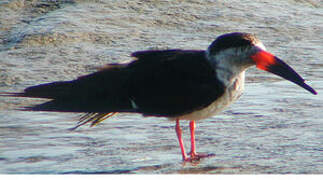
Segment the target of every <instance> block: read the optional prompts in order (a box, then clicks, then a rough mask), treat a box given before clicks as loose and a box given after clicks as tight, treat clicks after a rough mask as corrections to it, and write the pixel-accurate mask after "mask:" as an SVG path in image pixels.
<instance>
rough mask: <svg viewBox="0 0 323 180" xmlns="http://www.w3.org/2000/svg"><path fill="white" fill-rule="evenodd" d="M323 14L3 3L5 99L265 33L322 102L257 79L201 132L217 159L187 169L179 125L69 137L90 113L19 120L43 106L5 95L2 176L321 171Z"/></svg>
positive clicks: (129, 122)
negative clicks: (226, 36)
mask: <svg viewBox="0 0 323 180" xmlns="http://www.w3.org/2000/svg"><path fill="white" fill-rule="evenodd" d="M322 16H323V9H322V2H321V1H318V0H311V1H310V0H304V1H296V0H288V1H283V2H280V1H279V2H278V1H277V2H276V1H275V2H271V1H257V2H254V1H245V2H243V3H242V2H239V1H223V2H221V1H211V0H210V1H197V0H191V1H179V0H178V1H167V0H165V1H157V0H152V1H122V0H121V1H117V2H115V1H108V0H107V1H93V2H92V1H77V0H76V1H40V0H39V1H38V0H36V1H23V0H9V1H1V2H0V57H1V58H0V90H1V91H15V92H16V91H22V90H23V89H24V88H26V87H28V86H32V85H36V84H40V83H47V82H51V81H59V80H72V79H74V78H77V77H78V76H81V75H85V74H88V73H91V72H94V71H96V69H97V68H98V67H100V66H103V65H105V64H107V63H115V62H122V61H128V60H131V58H130V56H129V54H130V53H131V52H134V51H139V50H145V49H156V48H158V49H166V48H182V49H202V50H204V49H206V48H207V47H208V45H209V44H210V43H211V42H212V41H213V40H214V39H215V38H216V37H217V36H219V35H220V34H223V33H227V32H234V31H240V32H250V33H255V34H256V35H257V37H258V38H259V39H260V40H261V41H262V42H263V43H264V44H265V46H266V47H267V49H268V50H269V51H270V52H272V53H273V54H275V55H277V56H278V57H280V58H282V59H283V60H284V61H285V62H287V63H288V64H290V65H291V66H292V67H293V68H294V69H295V70H296V71H297V72H298V73H299V74H300V75H302V76H303V77H304V78H305V79H306V80H307V82H308V83H309V85H311V86H312V87H313V88H315V89H316V90H317V92H318V95H316V96H313V95H311V94H309V93H308V92H306V91H305V90H303V89H302V88H299V87H297V86H296V85H294V84H292V83H290V82H288V81H286V80H283V79H281V78H279V77H276V76H274V75H272V74H269V73H266V72H262V71H259V70H257V69H256V68H252V69H250V70H248V72H247V73H246V85H245V93H244V95H243V96H242V97H241V98H240V99H239V100H238V101H237V102H236V103H235V104H233V105H232V106H231V107H230V108H228V109H227V110H226V111H224V112H223V113H221V114H220V115H218V116H215V117H213V118H209V119H206V120H203V121H200V122H198V123H197V131H196V138H197V139H196V140H197V147H198V151H199V152H208V153H215V155H216V156H215V157H212V158H208V159H203V160H201V161H200V162H198V163H193V164H192V163H185V164H183V163H182V160H181V156H180V150H179V148H178V142H177V138H176V134H175V133H174V122H170V121H167V120H166V119H164V118H154V117H147V118H144V117H142V116H140V115H136V114H121V115H118V116H115V117H113V118H111V119H109V120H106V121H105V122H103V123H102V124H99V125H98V126H96V127H93V128H89V127H85V126H84V127H81V128H79V129H78V130H76V131H69V130H68V129H69V128H71V127H73V126H75V124H76V123H77V121H78V118H79V117H80V116H81V114H73V113H47V112H21V111H17V110H15V108H17V107H20V106H26V105H32V104H36V103H40V102H43V100H38V99H24V98H20V99H18V98H6V97H0V173H1V174H116V173H117V174H119V173H136V174H182V173H194V174H195V173H212V174H216V173H219V174H260V173H268V174H269V173H270V174H272V173H275V174H289V173H292V174H301V173H305V174H313V173H314V174H319V173H323V140H322V139H323V130H322V129H323V120H322V119H323V111H322V109H323V96H322V93H321V91H322V89H323V80H322V78H323V75H322V74H323V61H322V60H321V59H322V56H323V50H322V46H323V42H322V39H323V37H322V36H323V22H322V19H323V18H322ZM181 125H182V128H183V131H184V134H183V136H184V138H185V139H184V140H185V142H188V141H189V129H188V123H184V122H183V123H181ZM186 146H187V147H188V146H189V144H187V143H186Z"/></svg>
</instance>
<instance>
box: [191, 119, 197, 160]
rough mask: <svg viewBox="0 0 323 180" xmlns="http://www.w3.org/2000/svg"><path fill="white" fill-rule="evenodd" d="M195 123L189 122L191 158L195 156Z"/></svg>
mask: <svg viewBox="0 0 323 180" xmlns="http://www.w3.org/2000/svg"><path fill="white" fill-rule="evenodd" d="M195 128H196V125H195V121H190V131H191V152H190V155H191V158H193V157H194V156H196V150H195Z"/></svg>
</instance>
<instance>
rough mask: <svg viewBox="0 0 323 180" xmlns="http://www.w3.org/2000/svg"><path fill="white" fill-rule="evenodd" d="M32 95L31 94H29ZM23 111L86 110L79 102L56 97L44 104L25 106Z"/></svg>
mask: <svg viewBox="0 0 323 180" xmlns="http://www.w3.org/2000/svg"><path fill="white" fill-rule="evenodd" d="M28 97H30V96H28ZM22 110H23V111H53V112H86V111H84V108H82V106H81V104H80V103H79V102H75V101H73V100H70V101H64V100H58V99H54V100H51V101H48V102H45V103H43V104H38V105H34V106H28V107H24V108H23V109H22Z"/></svg>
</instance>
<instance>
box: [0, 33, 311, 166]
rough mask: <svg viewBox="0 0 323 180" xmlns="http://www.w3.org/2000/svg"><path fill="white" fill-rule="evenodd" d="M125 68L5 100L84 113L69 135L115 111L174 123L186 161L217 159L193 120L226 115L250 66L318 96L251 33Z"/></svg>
mask: <svg viewBox="0 0 323 180" xmlns="http://www.w3.org/2000/svg"><path fill="white" fill-rule="evenodd" d="M131 56H132V57H133V60H131V61H130V62H127V63H111V64H107V65H105V66H104V67H102V68H101V69H100V70H98V71H96V72H93V73H90V74H87V75H84V76H81V77H78V78H77V79H74V80H70V81H55V82H51V83H45V84H40V85H35V86H31V87H28V88H26V89H24V91H23V92H5V93H1V95H2V96H11V97H28V98H45V99H48V101H47V102H45V103H41V104H37V105H34V106H29V107H23V108H22V109H21V110H25V111H54V112H75V113H85V114H84V115H83V116H82V117H81V118H80V120H79V123H78V124H77V125H76V126H75V127H74V128H72V130H74V129H76V128H78V127H79V126H82V125H84V124H87V123H90V125H91V126H95V125H97V124H98V123H100V122H102V121H103V120H106V119H108V118H109V117H111V116H113V115H115V114H117V113H139V114H141V115H143V116H144V117H146V116H153V117H164V118H167V119H168V120H170V121H173V122H175V131H176V135H177V138H178V142H179V146H180V149H181V155H182V160H183V161H185V162H189V161H190V162H192V161H198V160H200V159H201V158H205V157H210V156H213V155H214V154H205V153H204V154H203V153H197V152H196V145H195V128H196V121H198V120H202V119H207V118H209V117H212V116H214V115H216V114H219V113H220V112H222V111H223V110H224V109H225V108H227V107H228V106H229V105H230V104H232V103H233V102H234V101H236V100H237V99H238V98H239V97H240V96H241V95H242V93H243V90H244V82H245V71H246V70H247V69H249V68H250V67H252V66H256V67H257V68H258V69H260V70H264V71H267V72H270V73H273V74H275V75H278V76H280V77H282V78H284V79H286V80H288V81H291V82H293V83H295V84H297V85H298V86H300V87H302V88H304V89H306V90H307V91H309V92H310V93H312V94H317V92H316V91H315V90H314V89H313V88H312V87H310V86H309V85H307V84H306V83H305V80H304V79H303V78H302V77H301V76H300V75H299V74H298V73H296V72H295V71H294V70H293V69H292V68H291V67H290V66H289V65H287V64H286V63H285V62H284V61H283V60H281V59H279V58H278V57H276V56H274V55H273V54H271V53H270V52H268V51H267V50H266V48H265V46H264V44H263V43H262V42H261V41H260V40H259V39H258V38H257V37H256V36H255V35H254V34H251V33H245V32H231V33H226V34H223V35H220V36H218V37H217V38H216V39H215V40H214V41H213V42H212V43H211V45H209V47H208V48H207V49H206V50H182V49H165V50H143V51H136V52H133V53H132V54H131ZM180 121H182V122H183V121H186V122H187V121H189V127H190V134H191V151H190V152H189V153H186V151H185V148H184V142H183V139H182V129H181V126H180Z"/></svg>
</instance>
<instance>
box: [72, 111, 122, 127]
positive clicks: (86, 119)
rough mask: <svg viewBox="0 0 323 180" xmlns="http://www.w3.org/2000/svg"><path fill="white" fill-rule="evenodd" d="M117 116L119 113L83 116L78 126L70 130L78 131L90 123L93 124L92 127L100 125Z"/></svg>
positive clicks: (87, 114)
mask: <svg viewBox="0 0 323 180" xmlns="http://www.w3.org/2000/svg"><path fill="white" fill-rule="evenodd" d="M115 114H117V112H110V113H86V114H85V115H83V116H82V117H81V118H80V120H79V122H78V124H77V125H76V126H75V127H73V128H70V129H69V130H71V131H73V130H75V129H77V128H78V127H80V126H83V125H84V124H87V123H89V122H91V125H90V126H91V127H93V126H96V125H98V124H99V123H100V122H102V121H104V120H106V119H108V118H110V117H111V116H113V115H115Z"/></svg>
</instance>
